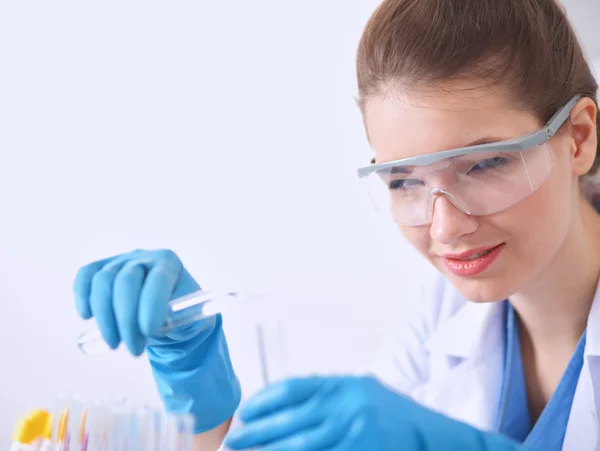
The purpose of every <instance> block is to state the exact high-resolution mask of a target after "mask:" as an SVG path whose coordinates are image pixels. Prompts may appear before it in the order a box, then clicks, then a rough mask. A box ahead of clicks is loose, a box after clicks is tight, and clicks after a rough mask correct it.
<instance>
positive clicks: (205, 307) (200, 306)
mask: <svg viewBox="0 0 600 451" xmlns="http://www.w3.org/2000/svg"><path fill="white" fill-rule="evenodd" d="M263 297H265V295H264V294H240V293H238V292H235V291H230V292H211V291H202V290H199V291H196V292H194V293H191V294H189V295H187V296H183V297H180V298H177V299H174V300H172V301H171V302H169V311H168V314H167V319H166V321H165V323H164V324H163V325H162V327H161V328H160V330H159V335H164V334H167V333H168V332H170V331H172V330H174V329H177V328H179V327H183V326H186V325H190V324H193V323H195V322H196V321H200V320H202V319H205V318H209V317H211V316H215V315H217V314H219V313H222V311H223V310H224V309H225V308H227V307H228V306H230V305H231V304H234V303H235V302H246V301H249V300H252V299H261V298H263ZM77 344H78V346H79V349H80V350H81V351H82V352H83V353H84V354H87V355H91V354H101V353H105V352H108V351H110V348H109V347H108V345H107V344H106V342H105V341H104V340H103V338H102V335H101V333H100V331H99V330H98V329H97V328H95V329H92V330H89V331H88V332H85V333H83V334H82V335H81V336H80V337H79V340H78V342H77Z"/></svg>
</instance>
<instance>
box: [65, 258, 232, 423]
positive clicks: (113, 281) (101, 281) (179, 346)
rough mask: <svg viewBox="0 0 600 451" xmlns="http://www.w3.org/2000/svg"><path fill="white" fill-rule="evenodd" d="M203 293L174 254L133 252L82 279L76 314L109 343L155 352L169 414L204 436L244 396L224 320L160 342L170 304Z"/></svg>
mask: <svg viewBox="0 0 600 451" xmlns="http://www.w3.org/2000/svg"><path fill="white" fill-rule="evenodd" d="M199 289H200V286H199V285H198V283H197V282H196V281H195V280H194V279H193V278H192V277H191V276H190V274H189V273H188V272H187V270H186V269H185V268H184V267H183V265H182V263H181V261H180V260H179V258H178V257H177V255H175V253H173V252H172V251H168V250H157V251H133V252H130V253H127V254H123V255H118V256H116V257H111V258H107V259H105V260H100V261H97V262H94V263H91V264H89V265H87V266H84V267H83V268H81V269H80V270H79V273H78V274H77V277H76V279H75V284H74V291H75V299H76V307H77V310H78V312H79V315H80V316H81V317H82V318H84V319H89V318H91V317H94V318H95V319H96V322H97V324H98V328H99V329H100V332H101V334H102V337H103V338H104V340H105V341H106V343H107V344H108V345H109V346H110V347H111V348H112V349H115V348H117V347H118V346H119V344H120V343H121V342H124V343H125V345H126V346H127V348H128V349H129V351H130V352H131V353H132V354H134V355H136V356H138V355H140V354H142V353H143V352H144V349H146V351H147V355H148V359H149V361H150V365H151V367H152V372H153V375H154V379H155V381H156V384H157V386H158V391H159V393H160V395H161V398H162V400H163V402H164V404H165V407H166V409H167V410H168V411H178V412H188V413H191V414H193V415H194V417H195V418H196V432H204V431H207V430H210V429H213V428H214V427H216V426H218V425H220V424H221V423H223V422H224V421H226V420H227V419H228V418H230V417H231V416H232V415H233V413H234V412H235V410H236V409H237V407H238V405H239V402H240V399H241V390H240V384H239V381H238V379H237V377H236V375H235V373H234V371H233V368H232V365H231V359H230V357H229V350H228V347H227V342H226V340H225V335H224V333H223V329H222V318H221V316H220V315H218V316H215V317H212V318H208V319H206V320H202V321H199V322H197V323H195V324H193V325H190V326H187V327H183V328H181V329H178V330H175V331H174V332H172V333H169V335H168V336H164V337H158V336H156V333H157V331H158V330H159V328H160V326H161V325H162V324H163V322H164V321H165V319H166V317H167V312H168V302H169V301H170V300H171V299H174V298H178V297H180V296H184V295H186V294H189V293H191V292H193V291H196V290H199Z"/></svg>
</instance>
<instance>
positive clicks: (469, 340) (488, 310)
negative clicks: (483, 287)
mask: <svg viewBox="0 0 600 451" xmlns="http://www.w3.org/2000/svg"><path fill="white" fill-rule="evenodd" d="M504 312H505V303H504V302H489V303H485V304H477V303H473V302H469V301H465V303H464V305H463V306H462V307H460V308H459V309H458V310H457V311H456V312H455V313H454V314H453V315H451V316H450V317H449V318H448V319H447V320H446V321H445V322H443V323H442V324H440V325H439V327H438V329H437V330H436V332H435V333H434V334H433V336H432V337H431V338H430V339H429V340H428V342H427V344H426V347H427V350H428V351H430V352H436V353H442V354H445V355H448V356H451V357H455V358H459V359H468V358H475V357H479V356H480V354H481V353H482V352H484V350H486V349H488V348H487V347H486V346H485V344H486V343H488V342H490V340H491V342H494V340H496V339H497V337H492V336H490V334H489V331H490V329H493V328H494V327H493V326H497V324H498V320H499V318H504ZM586 333H587V340H586V350H585V355H586V356H594V357H600V281H599V283H598V286H597V288H596V294H595V296H594V301H593V303H592V308H591V310H590V314H589V317H588V322H587V332H586Z"/></svg>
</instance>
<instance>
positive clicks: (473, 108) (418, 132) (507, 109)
mask: <svg viewBox="0 0 600 451" xmlns="http://www.w3.org/2000/svg"><path fill="white" fill-rule="evenodd" d="M364 115H365V118H364V119H365V126H366V128H367V133H368V135H369V141H370V144H371V147H372V148H373V150H374V151H375V154H376V158H377V161H378V162H384V161H393V160H399V159H402V158H407V157H412V156H417V155H423V154H428V153H432V152H439V151H443V150H449V149H454V148H458V147H465V146H468V145H472V144H476V143H482V142H490V141H499V140H504V139H511V138H515V137H518V136H521V135H524V134H526V133H530V132H532V131H535V130H537V129H538V128H539V127H540V126H541V125H542V124H541V123H540V121H539V120H538V119H537V118H536V117H535V115H534V114H532V113H531V112H528V111H524V110H522V109H519V108H516V107H515V106H514V105H512V104H511V103H510V102H509V101H508V99H507V96H505V95H502V94H501V93H500V92H496V91H492V90H489V89H488V90H479V89H471V90H461V91H450V90H441V89H440V90H437V91H435V92H434V91H430V92H427V93H425V92H420V93H418V92H406V91H401V90H396V91H393V92H388V93H386V94H385V95H381V96H378V97H373V98H371V99H369V102H368V103H367V105H366V107H365V112H364Z"/></svg>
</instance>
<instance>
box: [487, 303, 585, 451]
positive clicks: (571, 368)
mask: <svg viewBox="0 0 600 451" xmlns="http://www.w3.org/2000/svg"><path fill="white" fill-rule="evenodd" d="M505 303H506V324H507V326H506V353H505V364H504V380H503V388H502V395H501V399H500V409H499V411H498V419H497V429H498V431H499V432H501V433H502V434H504V435H506V436H508V437H510V438H512V439H513V440H516V441H518V442H519V443H523V444H524V445H526V447H527V448H528V449H533V450H544V451H560V450H561V449H562V444H563V441H564V438H565V432H566V429H567V422H568V420H569V414H570V412H571V405H572V403H573V397H574V395H575V388H576V386H577V381H578V379H579V374H580V372H581V367H582V366H583V350H584V348H585V335H586V334H585V332H584V333H583V336H582V337H581V339H580V341H579V343H578V345H577V348H576V349H575V352H574V353H573V356H572V357H571V360H570V361H569V364H568V365H567V368H566V370H565V372H564V374H563V375H562V377H561V379H560V382H559V384H558V386H557V388H556V390H555V391H554V393H553V395H552V397H551V398H550V400H549V401H548V404H546V407H545V408H544V410H543V411H542V414H541V415H540V417H539V418H538V420H537V421H536V423H535V424H534V425H532V424H531V423H532V422H531V417H530V415H529V406H528V402H527V390H526V387H525V374H524V371H523V362H522V359H521V347H520V341H519V330H518V323H517V321H516V319H517V318H516V314H515V311H514V309H513V308H512V306H511V304H510V303H509V302H508V301H505Z"/></svg>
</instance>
